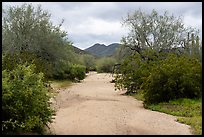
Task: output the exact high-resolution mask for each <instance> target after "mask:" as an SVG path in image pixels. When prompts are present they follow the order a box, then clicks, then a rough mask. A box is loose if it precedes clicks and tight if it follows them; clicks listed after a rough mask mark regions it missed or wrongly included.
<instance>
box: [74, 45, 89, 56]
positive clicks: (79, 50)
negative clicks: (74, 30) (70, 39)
mask: <svg viewBox="0 0 204 137" xmlns="http://www.w3.org/2000/svg"><path fill="white" fill-rule="evenodd" d="M72 48H73V50H74V52H75V53H77V54H90V53H88V52H86V51H84V50H82V49H79V48H77V47H75V46H72Z"/></svg>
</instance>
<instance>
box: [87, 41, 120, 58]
mask: <svg viewBox="0 0 204 137" xmlns="http://www.w3.org/2000/svg"><path fill="white" fill-rule="evenodd" d="M119 45H120V44H119V43H112V44H110V45H108V46H106V45H104V44H100V43H96V44H94V45H93V46H91V47H89V48H87V49H85V51H86V52H89V53H90V54H92V55H95V56H98V57H104V56H111V55H113V54H114V52H115V51H116V49H117V47H118V46H119Z"/></svg>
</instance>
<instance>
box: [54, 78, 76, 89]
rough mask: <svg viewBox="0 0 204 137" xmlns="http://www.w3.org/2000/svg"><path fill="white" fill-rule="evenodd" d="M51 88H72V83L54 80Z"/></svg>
mask: <svg viewBox="0 0 204 137" xmlns="http://www.w3.org/2000/svg"><path fill="white" fill-rule="evenodd" d="M50 83H51V87H52V88H55V89H59V88H66V87H69V86H71V84H72V82H71V81H69V80H53V81H50Z"/></svg>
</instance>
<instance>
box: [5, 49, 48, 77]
mask: <svg viewBox="0 0 204 137" xmlns="http://www.w3.org/2000/svg"><path fill="white" fill-rule="evenodd" d="M26 62H27V63H29V64H35V66H36V67H35V70H34V71H35V72H36V73H40V72H42V73H43V74H44V77H45V78H50V77H51V72H52V64H50V63H49V62H47V61H46V60H45V59H43V58H41V57H38V56H36V55H35V54H33V53H32V52H29V51H22V52H20V53H13V54H6V55H3V58H2V70H4V69H7V70H13V69H15V67H16V66H17V65H18V64H24V63H26Z"/></svg>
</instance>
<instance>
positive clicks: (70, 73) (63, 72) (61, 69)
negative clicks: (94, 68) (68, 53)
mask: <svg viewBox="0 0 204 137" xmlns="http://www.w3.org/2000/svg"><path fill="white" fill-rule="evenodd" d="M85 75H86V67H85V66H83V65H79V64H71V63H69V62H67V61H64V60H62V61H60V62H59V63H58V64H57V65H56V66H55V67H54V70H53V78H54V79H58V80H63V79H67V80H75V79H77V80H82V79H84V78H85Z"/></svg>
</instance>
